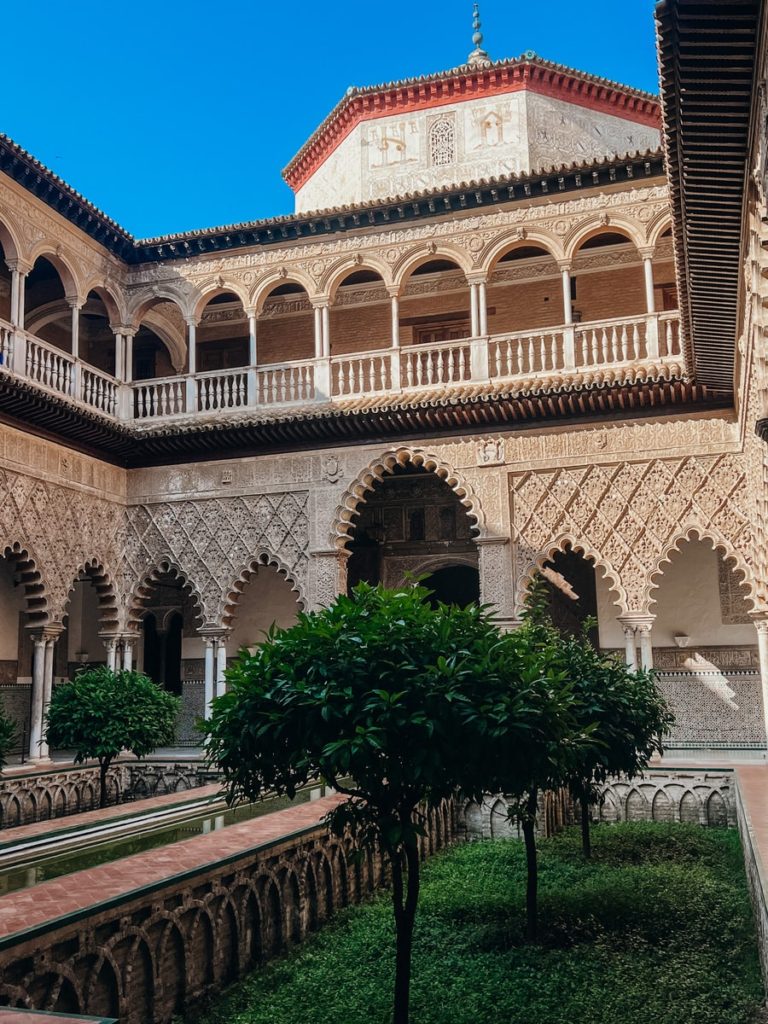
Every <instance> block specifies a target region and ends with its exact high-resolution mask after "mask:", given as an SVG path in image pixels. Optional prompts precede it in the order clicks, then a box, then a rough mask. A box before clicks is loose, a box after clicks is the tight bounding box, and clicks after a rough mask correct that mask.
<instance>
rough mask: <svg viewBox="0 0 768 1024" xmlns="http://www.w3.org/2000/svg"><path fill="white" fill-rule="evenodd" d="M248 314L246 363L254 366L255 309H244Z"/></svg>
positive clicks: (255, 360)
mask: <svg viewBox="0 0 768 1024" xmlns="http://www.w3.org/2000/svg"><path fill="white" fill-rule="evenodd" d="M246 312H247V314H248V365H249V366H255V365H256V362H257V359H256V310H255V309H249V310H246Z"/></svg>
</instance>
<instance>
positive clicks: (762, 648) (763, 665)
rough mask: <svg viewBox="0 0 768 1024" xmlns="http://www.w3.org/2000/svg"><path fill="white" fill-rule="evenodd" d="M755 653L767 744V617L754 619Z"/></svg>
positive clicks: (767, 741)
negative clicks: (757, 662)
mask: <svg viewBox="0 0 768 1024" xmlns="http://www.w3.org/2000/svg"><path fill="white" fill-rule="evenodd" d="M755 628H756V629H757V653H758V657H759V659H760V683H761V685H762V691H763V723H764V725H765V733H766V743H767V744H768V617H765V618H760V619H755Z"/></svg>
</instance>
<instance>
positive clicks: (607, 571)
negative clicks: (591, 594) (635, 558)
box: [516, 533, 628, 615]
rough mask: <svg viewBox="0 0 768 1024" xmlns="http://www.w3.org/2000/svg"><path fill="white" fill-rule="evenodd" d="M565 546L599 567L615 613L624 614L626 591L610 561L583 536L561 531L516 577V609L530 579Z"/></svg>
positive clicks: (625, 610)
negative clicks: (611, 597) (607, 586)
mask: <svg viewBox="0 0 768 1024" xmlns="http://www.w3.org/2000/svg"><path fill="white" fill-rule="evenodd" d="M566 548H570V549H571V550H572V551H574V552H575V553H576V554H578V555H582V556H583V557H584V558H586V559H587V560H588V561H590V562H592V563H593V565H594V567H595V569H596V570H597V569H599V570H600V571H601V572H602V574H603V576H604V577H605V579H606V580H607V582H608V585H609V589H610V592H611V595H612V596H613V602H614V604H615V605H617V606H618V608H617V614H618V615H626V614H627V610H628V601H627V591H626V588H625V587H624V585H623V584H622V582H621V579H620V578H619V575H618V573H617V572H616V570H615V569H614V568H613V566H612V565H611V563H610V562H609V561H608V560H607V559H605V558H603V556H602V555H601V554H600V552H599V551H598V550H597V549H596V548H594V547H593V546H592V545H591V544H590V543H589V541H587V540H585V539H584V538H583V537H581V536H580V537H578V538H577V537H575V536H574V535H573V534H571V533H561V534H559V536H558V537H557V538H555V539H554V540H552V541H550V543H549V544H548V545H547V547H546V548H544V549H543V550H542V551H539V552H538V553H537V554H536V557H535V558H533V559H531V560H530V561H529V562H528V563H527V565H525V566H524V567H523V569H522V572H521V573H520V576H519V577H518V581H519V582H518V594H517V602H516V603H517V607H518V610H519V609H521V608H522V606H523V601H524V600H525V595H526V592H527V590H528V587H529V586H530V584H531V580H532V579H533V577H534V576H535V575H536V573H538V572H541V570H542V569H543V568H544V566H545V565H546V564H547V562H549V561H551V560H552V558H553V557H554V556H555V555H556V554H557V553H558V552H559V551H561V552H564V551H565V550H566Z"/></svg>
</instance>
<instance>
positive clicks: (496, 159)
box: [296, 91, 660, 212]
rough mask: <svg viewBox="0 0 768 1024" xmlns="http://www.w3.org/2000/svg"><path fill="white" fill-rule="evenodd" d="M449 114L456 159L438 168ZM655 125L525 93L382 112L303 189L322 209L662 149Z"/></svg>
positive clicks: (300, 204) (310, 205) (313, 206)
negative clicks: (435, 139)
mask: <svg viewBox="0 0 768 1024" xmlns="http://www.w3.org/2000/svg"><path fill="white" fill-rule="evenodd" d="M442 118H448V119H449V121H450V122H451V123H452V124H453V127H454V132H455V157H454V159H453V161H451V162H450V163H447V164H443V165H440V166H435V165H434V164H433V161H432V159H431V154H430V130H431V128H432V125H433V124H434V122H435V121H436V120H440V119H442ZM659 142H660V133H659V131H658V130H657V129H655V128H647V127H645V126H644V125H640V124H637V123H635V122H632V121H626V120H625V119H624V118H620V117H614V116H613V115H610V114H602V113H597V112H595V111H591V110H587V109H585V108H584V107H581V106H578V105H577V104H575V103H568V102H565V101H562V100H555V99H550V98H548V97H546V96H540V95H537V94H536V93H529V92H525V91H521V92H515V93H508V94H506V95H501V96H496V97H488V98H480V99H469V100H464V101H463V102H461V101H460V102H456V103H451V104H446V105H445V106H438V107H430V108H427V109H424V110H414V111H411V112H410V113H407V112H406V113H400V114H393V115H391V116H390V117H377V118H372V119H371V120H368V121H362V122H361V123H360V124H358V125H357V126H356V127H355V128H354V129H353V130H352V131H351V132H350V133H349V135H348V136H347V137H346V138H345V139H344V140H343V141H342V142H341V144H340V145H339V146H338V147H337V148H336V149H335V150H334V151H333V153H331V155H330V156H329V157H328V158H327V159H326V160H325V162H324V163H323V164H321V166H320V167H318V169H317V170H316V171H315V173H314V174H313V175H312V177H311V178H310V179H309V180H308V181H307V182H306V183H305V184H304V185H303V186H302V187H301V188H300V189H299V190H298V192H297V193H296V211H297V212H307V211H309V210H322V209H327V208H329V207H336V206H342V205H345V204H350V203H360V202H365V201H367V200H370V199H386V198H388V197H395V196H401V195H404V194H406V193H408V192H417V191H422V190H426V189H433V188H439V187H441V186H445V185H459V184H461V183H462V182H465V181H473V180H478V179H480V178H489V177H492V176H496V177H498V176H500V175H506V174H513V173H516V174H519V173H521V172H523V171H529V170H536V169H538V168H549V167H552V166H560V165H561V164H568V165H570V164H572V163H573V162H574V161H581V160H588V159H591V158H593V157H603V156H613V155H616V154H623V153H627V152H635V151H636V150H645V149H650V148H655V147H656V146H658V145H659Z"/></svg>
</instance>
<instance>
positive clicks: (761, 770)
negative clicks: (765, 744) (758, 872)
mask: <svg viewBox="0 0 768 1024" xmlns="http://www.w3.org/2000/svg"><path fill="white" fill-rule="evenodd" d="M735 771H736V777H737V778H738V780H739V792H740V793H741V798H742V800H743V801H744V806H745V808H746V810H747V814H748V815H749V820H750V824H751V826H752V834H753V835H754V837H755V845H756V847H757V852H758V853H759V854H760V859H761V860H762V862H763V864H766V865H768V765H757V764H756V765H739V766H738V767H737V768H736V769H735Z"/></svg>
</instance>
